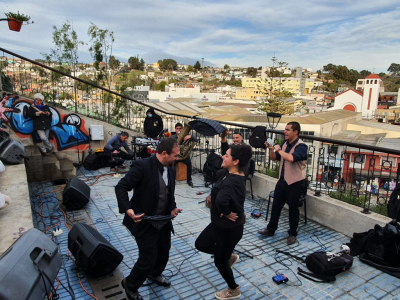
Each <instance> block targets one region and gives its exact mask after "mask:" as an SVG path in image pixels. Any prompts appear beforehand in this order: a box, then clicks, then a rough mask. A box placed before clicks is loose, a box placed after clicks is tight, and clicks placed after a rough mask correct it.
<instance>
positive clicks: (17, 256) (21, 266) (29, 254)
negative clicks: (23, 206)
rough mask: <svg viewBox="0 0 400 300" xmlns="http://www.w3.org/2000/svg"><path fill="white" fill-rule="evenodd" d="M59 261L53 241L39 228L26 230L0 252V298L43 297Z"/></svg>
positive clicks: (52, 282) (60, 262) (55, 272)
mask: <svg viewBox="0 0 400 300" xmlns="http://www.w3.org/2000/svg"><path fill="white" fill-rule="evenodd" d="M35 263H36V265H37V266H36V265H35ZM61 264H62V261H61V256H60V254H59V253H58V247H57V245H56V244H55V243H54V242H53V241H52V240H50V239H49V238H48V236H47V235H45V234H44V233H43V232H41V231H39V230H37V229H35V228H32V229H30V230H28V231H27V232H25V233H24V234H23V235H22V236H21V237H20V238H19V239H18V240H16V241H15V242H14V244H12V245H11V246H10V248H8V249H7V250H6V251H5V252H4V253H3V254H2V255H1V256H0V299H1V300H16V299H19V300H23V299H32V300H37V299H44V298H45V297H46V295H50V293H51V290H52V284H54V280H55V278H56V277H57V274H58V271H59V270H60V268H61ZM39 269H40V270H41V272H42V273H44V275H41V273H40V271H39ZM46 275H47V277H48V278H47V277H46ZM42 276H44V282H45V283H46V284H44V283H43V278H42Z"/></svg>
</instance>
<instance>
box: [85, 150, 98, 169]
mask: <svg viewBox="0 0 400 300" xmlns="http://www.w3.org/2000/svg"><path fill="white" fill-rule="evenodd" d="M83 167H84V168H85V169H86V170H98V169H99V168H100V167H101V161H100V158H99V157H98V156H97V155H96V154H90V155H88V156H87V157H86V158H85V160H84V161H83Z"/></svg>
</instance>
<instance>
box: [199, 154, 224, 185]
mask: <svg viewBox="0 0 400 300" xmlns="http://www.w3.org/2000/svg"><path fill="white" fill-rule="evenodd" d="M221 165H222V157H221V156H220V155H218V154H215V153H214V152H212V153H210V154H209V155H208V156H207V159H206V162H205V163H204V166H203V176H204V181H205V182H210V183H214V182H216V181H217V172H218V171H219V170H221V169H222V167H221Z"/></svg>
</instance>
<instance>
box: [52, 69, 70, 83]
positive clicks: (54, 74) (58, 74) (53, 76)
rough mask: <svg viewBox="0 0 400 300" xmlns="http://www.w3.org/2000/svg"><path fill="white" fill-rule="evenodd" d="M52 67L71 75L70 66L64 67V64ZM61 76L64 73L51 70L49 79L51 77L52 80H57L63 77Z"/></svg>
mask: <svg viewBox="0 0 400 300" xmlns="http://www.w3.org/2000/svg"><path fill="white" fill-rule="evenodd" d="M54 69H56V70H58V71H60V72H63V73H66V74H68V75H71V69H70V68H67V67H64V66H57V67H54ZM63 76H64V75H62V74H60V73H57V72H53V71H52V72H51V79H52V81H53V82H58V81H59V80H60V78H61V77H63Z"/></svg>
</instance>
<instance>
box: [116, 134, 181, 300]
mask: <svg viewBox="0 0 400 300" xmlns="http://www.w3.org/2000/svg"><path fill="white" fill-rule="evenodd" d="M179 153H180V150H179V145H178V143H177V142H176V141H175V140H174V139H171V138H164V139H162V140H161V142H160V144H159V145H158V148H157V153H156V155H155V156H152V157H149V158H146V159H140V160H136V161H135V162H134V163H133V166H132V168H131V169H130V170H129V172H128V173H127V174H126V175H125V177H124V178H122V179H121V180H120V181H119V182H118V184H117V186H116V187H115V193H116V196H117V201H118V207H119V212H120V213H125V217H124V220H123V224H124V225H125V226H126V227H127V228H128V229H129V230H130V232H131V233H132V235H133V236H134V237H135V240H136V243H137V245H138V248H139V258H138V260H137V261H136V263H135V266H134V267H133V269H132V271H131V273H130V274H129V276H128V277H126V278H124V279H123V280H122V286H123V287H124V289H125V292H126V295H127V296H128V299H129V300H132V299H135V300H137V299H139V300H140V299H143V298H142V297H141V296H140V294H139V292H138V289H139V287H140V286H141V285H142V284H143V282H144V281H145V280H146V278H149V279H150V280H152V281H153V282H155V283H157V284H158V285H162V286H170V285H171V283H170V282H169V281H168V280H167V279H166V278H165V277H164V276H163V275H162V272H163V271H164V269H165V267H166V265H167V263H168V259H169V250H170V248H171V232H174V231H173V226H172V222H171V221H168V223H167V224H165V225H164V226H162V227H161V228H160V229H157V228H156V226H154V224H152V223H151V222H150V221H148V220H143V219H142V218H143V216H144V215H147V216H154V215H172V216H174V217H176V216H177V215H178V212H181V211H182V209H179V208H177V207H176V203H175V195H174V193H175V176H176V174H175V168H173V167H172V166H173V165H174V163H175V162H176V161H177V160H178V159H179ZM132 189H134V192H133V196H132V198H131V200H129V197H128V191H131V190H132Z"/></svg>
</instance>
